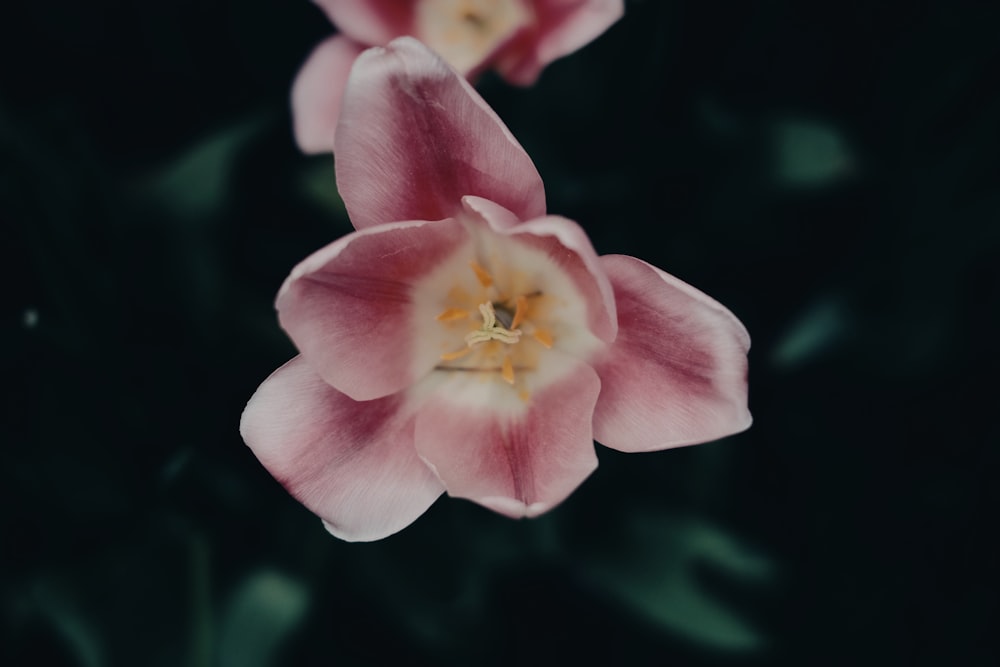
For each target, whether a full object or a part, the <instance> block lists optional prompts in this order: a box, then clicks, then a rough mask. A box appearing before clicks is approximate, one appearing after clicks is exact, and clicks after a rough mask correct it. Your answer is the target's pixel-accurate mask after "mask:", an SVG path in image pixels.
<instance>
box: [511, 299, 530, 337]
mask: <svg viewBox="0 0 1000 667" xmlns="http://www.w3.org/2000/svg"><path fill="white" fill-rule="evenodd" d="M527 314H528V297H526V296H524V295H523V294H522V295H521V296H519V297H517V307H516V309H515V310H514V319H513V320H511V322H510V328H511V329H516V328H517V325H519V324H520V323H521V322H523V321H524V317H525V316H526V315H527Z"/></svg>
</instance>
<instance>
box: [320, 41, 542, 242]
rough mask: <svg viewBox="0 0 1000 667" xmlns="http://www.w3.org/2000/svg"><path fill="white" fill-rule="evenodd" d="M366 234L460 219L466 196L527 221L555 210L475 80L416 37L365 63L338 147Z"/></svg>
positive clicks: (344, 188)
mask: <svg viewBox="0 0 1000 667" xmlns="http://www.w3.org/2000/svg"><path fill="white" fill-rule="evenodd" d="M334 150H335V153H336V156H337V160H336V171H337V183H338V187H339V189H340V194H341V196H342V197H343V199H344V203H345V205H346V206H347V210H348V213H349V215H350V217H351V222H352V223H353V224H354V226H355V227H356V228H357V229H364V228H366V227H370V226H372V225H377V224H384V223H387V222H393V221H397V220H438V219H441V218H447V217H451V216H454V215H456V214H457V213H458V212H459V211H460V210H461V199H462V197H464V196H466V195H473V196H478V197H483V198H485V199H489V200H491V201H494V202H496V203H497V204H500V205H501V206H503V207H504V208H507V209H508V210H510V211H511V212H513V213H514V215H516V216H517V217H518V218H520V219H521V220H526V219H530V218H534V217H538V216H541V215H543V214H544V213H545V193H544V188H543V186H542V181H541V177H540V176H539V175H538V171H537V170H536V169H535V166H534V164H533V163H532V162H531V159H530V158H529V157H528V155H527V154H526V153H525V152H524V149H523V148H521V145H520V144H519V143H518V142H517V140H516V139H514V137H513V135H511V133H510V131H509V130H508V129H507V127H506V126H505V125H504V124H503V122H502V121H501V120H500V118H499V117H498V116H497V115H496V113H495V112H494V111H493V110H492V109H491V108H490V107H489V106H488V105H487V104H486V103H485V102H484V101H483V99H482V98H481V97H480V96H479V94H478V93H476V92H475V90H473V88H472V87H471V86H470V85H469V83H468V82H467V81H465V79H463V78H462V77H460V76H459V75H458V74H457V73H456V72H455V71H454V70H453V69H451V68H450V67H448V65H446V64H445V63H444V61H442V60H441V59H440V58H439V57H438V56H437V55H435V54H434V53H432V52H431V51H430V50H429V49H428V48H427V47H426V46H424V45H423V44H421V43H420V42H418V41H417V40H415V39H413V38H409V37H403V38H399V39H397V40H394V41H393V42H391V43H390V44H389V45H388V46H387V47H385V48H375V49H370V50H368V51H366V52H364V53H363V54H362V55H361V56H359V57H358V59H357V60H356V61H355V65H354V69H353V70H352V71H351V75H350V77H349V79H348V82H347V91H346V92H345V94H344V102H343V104H342V107H341V114H340V124H339V125H338V129H337V137H336V140H335V144H334Z"/></svg>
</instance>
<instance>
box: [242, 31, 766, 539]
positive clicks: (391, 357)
mask: <svg viewBox="0 0 1000 667" xmlns="http://www.w3.org/2000/svg"><path fill="white" fill-rule="evenodd" d="M335 153H336V169H337V182H338V185H339V188H340V192H341V195H342V196H343V199H344V202H345V204H346V206H347V209H348V213H349V214H350V216H351V220H352V222H353V224H354V226H355V228H356V230H357V231H355V232H353V233H351V234H349V235H347V236H345V237H343V238H341V239H339V240H338V241H336V242H334V243H332V244H330V245H329V246H327V247H325V248H323V249H321V250H319V251H318V252H316V253H315V254H313V255H312V256H310V257H308V258H307V259H305V260H304V261H303V262H302V263H300V264H299V265H298V266H297V267H295V269H294V270H293V271H292V273H291V275H290V276H289V277H288V279H287V280H286V281H285V284H284V285H283V286H282V288H281V290H280V292H279V294H278V298H277V304H276V305H277V309H278V314H279V319H280V322H281V324H282V326H283V328H284V329H285V331H286V332H287V333H288V335H289V336H290V337H291V339H292V341H293V342H294V343H295V344H296V346H297V347H298V349H299V352H300V355H299V356H298V357H296V358H294V359H292V360H291V361H289V362H288V363H287V364H285V365H284V366H282V367H281V368H279V369H278V370H277V371H275V372H274V373H273V374H272V375H271V376H270V377H269V378H268V379H267V380H265V381H264V383H263V384H262V385H261V386H260V388H259V389H258V390H257V392H256V393H255V394H254V396H253V397H252V398H251V399H250V401H249V403H248V405H247V408H246V410H245V412H244V414H243V418H242V423H241V432H242V434H243V437H244V439H245V441H246V442H247V444H248V445H249V446H250V447H251V448H252V449H253V451H254V453H255V454H256V456H257V457H258V458H259V459H260V461H261V462H262V463H263V464H264V465H265V466H266V467H267V468H268V470H269V471H270V472H271V473H272V474H273V475H274V476H275V477H276V478H277V479H278V480H279V481H280V482H282V483H283V484H284V486H285V487H286V488H287V489H288V490H289V491H290V492H291V493H292V494H293V495H294V496H295V497H296V498H298V499H299V500H300V501H301V502H302V503H304V504H305V505H306V506H307V507H308V508H309V509H311V510H312V511H313V512H315V513H316V514H318V515H319V516H320V517H322V519H323V520H324V523H325V525H326V526H327V528H328V530H330V532H332V533H333V534H334V535H337V536H338V537H342V538H344V539H348V540H373V539H379V538H381V537H385V536H386V535H389V534H391V533H393V532H396V531H398V530H400V529H401V528H403V527H405V526H406V525H408V524H409V523H411V522H412V521H413V520H415V519H416V518H417V517H418V516H419V515H420V514H422V513H423V512H424V511H425V510H426V509H427V508H428V507H430V505H431V504H432V503H433V502H434V501H435V499H437V498H438V496H440V495H441V494H442V493H443V492H447V493H448V494H449V495H451V496H456V497H462V498H468V499H470V500H473V501H475V502H477V503H480V504H481V505H484V506H486V507H488V508H490V509H493V510H495V511H497V512H500V513H502V514H505V515H508V516H511V517H523V516H536V515H538V514H540V513H542V512H545V511H546V510H548V509H550V508H552V507H553V506H555V505H556V504H558V503H559V502H561V501H562V500H564V499H565V498H566V497H567V496H568V495H569V494H570V493H571V492H572V491H573V490H574V489H575V488H576V487H577V486H578V485H579V484H580V483H581V482H582V481H583V480H584V479H585V478H586V477H587V476H588V475H589V474H590V473H591V472H592V471H593V470H594V469H595V467H596V466H597V458H596V455H595V450H594V443H593V441H594V439H596V440H598V441H600V442H601V443H603V444H604V445H606V446H608V447H612V448H614V449H617V450H620V451H624V452H640V451H649V450H656V449H663V448H667V447H676V446H680V445H688V444H694V443H698V442H705V441H708V440H713V439H716V438H720V437H723V436H726V435H730V434H732V433H736V432H739V431H741V430H743V429H745V428H747V427H748V426H749V424H750V414H749V412H748V410H747V404H746V401H747V384H746V374H747V360H746V352H747V349H748V348H749V344H750V341H749V337H748V336H747V333H746V330H745V329H744V328H743V326H742V325H741V324H740V322H739V321H738V320H737V319H736V318H735V317H734V316H733V315H732V314H731V313H730V312H729V311H728V310H726V309H725V308H724V307H723V306H721V305H719V304H718V303H716V302H715V301H713V300H712V299H710V298H709V297H707V296H705V295H704V294H702V293H701V292H699V291H697V290H696V289H694V288H692V287H690V286H688V285H686V284H685V283H683V282H681V281H679V280H677V279H676V278H673V277H671V276H669V275H667V274H666V273H664V272H662V271H660V270H659V269H657V268H655V267H653V266H650V265H649V264H646V263H645V262H642V261H640V260H638V259H635V258H632V257H626V256H621V255H611V256H604V257H599V256H598V255H597V254H596V253H595V252H594V249H593V247H592V246H591V244H590V241H589V240H588V239H587V236H586V234H584V232H583V230H582V229H581V228H580V227H579V226H578V225H577V224H576V223H574V222H571V221H570V220H567V219H565V218H560V217H557V216H551V215H546V214H545V198H544V192H543V189H542V182H541V180H540V178H539V176H538V173H537V171H536V170H535V167H534V165H533V164H532V162H531V160H530V159H529V158H528V156H527V155H526V154H525V152H524V151H523V149H522V148H521V146H520V145H519V144H518V143H517V142H516V140H515V139H514V138H513V137H512V136H511V134H510V133H509V131H508V130H507V128H506V127H505V126H504V125H503V123H502V122H501V121H500V119H499V118H498V117H497V116H496V115H495V114H494V113H493V111H492V110H491V109H490V108H489V107H488V106H487V105H486V104H485V103H484V102H483V101H482V99H481V98H480V97H479V96H478V95H477V94H476V92H475V91H474V90H473V89H472V88H471V86H470V85H469V84H468V83H467V82H466V81H465V80H464V79H463V78H462V77H460V76H459V75H458V73H456V72H455V71H454V70H452V69H451V68H449V67H448V66H447V65H446V64H445V63H444V62H443V61H442V60H440V58H438V57H437V56H436V55H434V54H433V53H432V52H430V51H429V50H428V49H427V48H426V47H424V46H423V45H422V44H421V43H420V42H418V41H416V40H414V39H412V38H400V39H397V40H395V41H394V42H392V43H391V44H390V45H389V46H388V47H386V48H374V49H371V50H369V51H367V52H365V53H363V54H362V55H361V56H360V57H359V58H358V59H357V62H356V64H355V65H354V69H353V71H352V73H351V77H350V80H349V82H348V85H347V90H346V92H345V96H344V106H343V111H342V114H341V120H340V126H339V128H338V130H337V138H336V146H335Z"/></svg>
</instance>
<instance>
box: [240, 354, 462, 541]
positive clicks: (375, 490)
mask: <svg viewBox="0 0 1000 667" xmlns="http://www.w3.org/2000/svg"><path fill="white" fill-rule="evenodd" d="M402 402H403V398H402V397H401V396H399V395H396V396H389V397H387V398H382V399H378V400H375V401H365V402H357V401H353V400H351V399H350V398H348V397H347V396H345V395H344V394H342V393H340V392H338V391H337V390H336V389H334V388H333V387H331V386H329V385H328V384H326V383H325V382H323V380H322V379H321V378H320V377H319V376H318V375H316V373H315V372H313V370H312V369H311V368H310V367H309V365H308V363H307V362H306V361H305V360H304V359H303V358H302V357H296V358H294V359H292V360H291V361H289V362H288V363H287V364H285V365H284V366H282V367H281V368H279V369H278V370H276V371H275V372H274V373H273V374H272V375H271V376H270V377H269V378H268V379H266V380H265V381H264V383H263V384H261V386H260V388H258V389H257V392H256V393H255V394H254V395H253V397H252V398H251V399H250V402H249V403H247V407H246V409H245V410H244V412H243V417H242V419H241V421H240V433H241V434H242V435H243V439H244V441H245V442H246V443H247V445H249V446H250V448H251V449H252V450H253V452H254V454H255V455H256V456H257V458H258V459H260V462H261V463H262V464H263V465H264V467H266V468H267V469H268V470H269V471H270V472H271V474H272V475H274V477H275V479H277V480H278V481H279V482H281V484H282V485H284V487H285V488H286V489H288V491H289V493H291V494H292V495H293V496H295V498H297V499H298V500H299V501H300V502H301V503H302V504H303V505H305V506H306V507H308V508H309V509H310V510H312V511H313V512H314V513H316V514H317V515H319V516H320V517H321V518H322V519H323V521H324V524H325V525H326V527H327V529H328V530H329V531H330V532H332V533H333V534H334V535H336V536H337V537H340V538H342V539H345V540H351V541H369V540H377V539H381V538H383V537H386V536H388V535H391V534H392V533H395V532H396V531H398V530H400V529H402V528H405V527H406V526H408V525H409V524H410V523H412V522H413V521H414V520H415V519H416V518H417V517H419V516H420V515H421V514H423V513H424V512H425V511H426V510H427V508H428V507H430V506H431V505H432V504H433V503H434V501H435V500H436V499H437V497H438V496H440V495H441V492H442V491H443V486H442V484H441V482H440V480H438V478H437V477H436V476H435V475H434V473H433V471H432V470H431V469H430V468H428V467H427V465H426V464H424V463H423V461H421V460H420V458H419V457H418V456H417V453H416V450H415V449H414V447H413V444H414V442H413V434H414V421H415V420H414V416H413V414H412V413H410V414H407V413H405V412H403V411H401V409H400V408H401V404H402Z"/></svg>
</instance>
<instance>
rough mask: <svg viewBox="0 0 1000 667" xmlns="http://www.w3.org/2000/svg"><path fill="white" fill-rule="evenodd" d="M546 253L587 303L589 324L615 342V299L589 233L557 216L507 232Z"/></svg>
mask: <svg viewBox="0 0 1000 667" xmlns="http://www.w3.org/2000/svg"><path fill="white" fill-rule="evenodd" d="M506 233H507V234H509V235H510V236H511V237H512V238H515V239H517V240H518V241H520V242H522V243H524V244H525V245H527V246H530V247H533V248H537V249H538V250H542V251H543V252H545V253H546V254H547V255H548V257H549V259H551V260H552V261H553V262H554V263H555V264H556V265H557V266H559V268H560V269H562V270H563V272H565V274H566V275H567V276H568V277H569V278H570V280H572V281H573V283H574V285H575V286H576V289H577V290H578V291H579V293H580V294H581V295H582V296H583V297H584V299H585V300H586V302H587V324H588V325H589V326H590V330H591V331H593V332H594V334H595V335H596V336H597V337H598V338H600V339H601V340H603V341H605V342H610V341H612V340H614V339H615V333H616V331H617V329H618V321H617V319H616V317H615V297H614V293H613V290H612V287H611V283H610V282H609V281H608V278H607V276H605V274H604V269H603V267H602V266H601V264H600V258H599V257H598V256H597V253H596V252H595V251H594V247H593V246H592V245H591V244H590V239H589V238H587V233H586V232H584V231H583V228H581V227H580V225H578V224H576V223H575V222H573V221H572V220H567V219H566V218H561V217H559V216H555V215H548V216H545V217H543V218H537V219H535V220H529V221H528V222H522V223H521V224H520V225H518V226H517V227H515V228H511V229H509V230H507V232H506Z"/></svg>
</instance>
